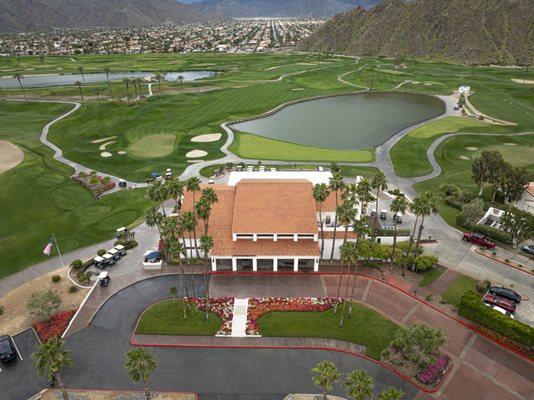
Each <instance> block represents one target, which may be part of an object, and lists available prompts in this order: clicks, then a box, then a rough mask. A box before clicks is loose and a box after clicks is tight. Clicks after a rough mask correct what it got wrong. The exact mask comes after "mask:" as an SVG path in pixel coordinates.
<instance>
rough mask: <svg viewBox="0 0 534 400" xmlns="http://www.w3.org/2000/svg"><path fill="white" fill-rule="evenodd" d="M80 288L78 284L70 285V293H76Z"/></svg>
mask: <svg viewBox="0 0 534 400" xmlns="http://www.w3.org/2000/svg"><path fill="white" fill-rule="evenodd" d="M78 290H80V288H79V287H78V286H76V285H71V286H70V287H69V293H76V292H77V291H78Z"/></svg>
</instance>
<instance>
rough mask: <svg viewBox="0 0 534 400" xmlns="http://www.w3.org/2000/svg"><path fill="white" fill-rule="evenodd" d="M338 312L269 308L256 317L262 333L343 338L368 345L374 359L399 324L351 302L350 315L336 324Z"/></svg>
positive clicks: (369, 353) (387, 343)
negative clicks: (286, 310)
mask: <svg viewBox="0 0 534 400" xmlns="http://www.w3.org/2000/svg"><path fill="white" fill-rule="evenodd" d="M339 317H340V312H338V313H337V316H336V315H334V311H333V310H328V311H325V312H271V313H268V314H265V315H262V316H261V317H260V319H259V321H258V323H259V327H260V334H261V335H262V336H279V337H311V338H330V339H339V340H345V341H348V342H353V343H358V344H361V345H364V346H367V352H366V354H367V355H368V356H370V357H373V358H375V359H379V358H380V353H381V352H382V350H384V349H385V348H386V347H388V345H389V344H390V343H391V341H392V340H393V339H394V337H395V331H396V330H397V328H398V326H397V325H396V324H395V323H394V322H392V321H390V320H389V319H387V318H385V317H383V316H382V315H380V314H379V313H377V312H376V311H373V310H371V309H370V308H367V307H365V306H363V305H361V304H358V303H353V308H352V317H351V318H346V319H345V323H344V325H343V327H342V328H340V327H339Z"/></svg>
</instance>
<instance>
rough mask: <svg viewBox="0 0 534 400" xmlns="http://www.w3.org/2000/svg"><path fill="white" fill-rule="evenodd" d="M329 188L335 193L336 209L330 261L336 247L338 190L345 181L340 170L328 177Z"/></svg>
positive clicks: (341, 189)
mask: <svg viewBox="0 0 534 400" xmlns="http://www.w3.org/2000/svg"><path fill="white" fill-rule="evenodd" d="M329 188H330V190H331V191H333V192H334V193H335V196H336V210H335V214H334V235H333V236H332V252H331V253H330V262H332V260H333V259H334V249H335V247H336V231H337V217H338V216H337V206H338V205H339V202H338V200H339V192H340V191H343V189H344V188H345V183H344V182H343V177H342V176H341V172H339V171H337V172H334V173H333V175H332V177H331V178H330V182H329Z"/></svg>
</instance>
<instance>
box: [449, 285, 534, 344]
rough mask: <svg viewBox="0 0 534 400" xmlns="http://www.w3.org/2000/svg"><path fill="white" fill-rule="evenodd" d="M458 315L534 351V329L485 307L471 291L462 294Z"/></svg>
mask: <svg viewBox="0 0 534 400" xmlns="http://www.w3.org/2000/svg"><path fill="white" fill-rule="evenodd" d="M458 313H459V314H460V315H461V316H463V317H466V318H468V319H470V320H472V321H474V322H476V323H477V324H480V325H482V326H485V327H487V328H490V329H492V330H494V331H495V332H497V333H499V334H501V335H503V336H506V337H507V338H509V339H512V340H513V341H515V342H518V343H521V344H524V345H525V346H527V347H528V348H530V349H534V328H532V327H530V326H528V325H526V324H523V323H522V322H519V321H516V320H514V319H512V318H509V317H507V316H506V315H503V314H501V313H499V312H497V311H494V310H492V309H491V308H489V307H487V306H486V305H484V303H483V302H482V300H481V299H480V296H479V295H478V294H477V293H475V292H474V291H472V290H469V291H468V292H466V293H464V294H463V295H462V297H461V298H460V304H459V305H458Z"/></svg>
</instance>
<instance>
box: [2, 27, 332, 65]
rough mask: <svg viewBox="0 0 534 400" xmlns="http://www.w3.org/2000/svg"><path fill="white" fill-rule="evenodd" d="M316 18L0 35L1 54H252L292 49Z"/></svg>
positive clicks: (304, 35)
mask: <svg viewBox="0 0 534 400" xmlns="http://www.w3.org/2000/svg"><path fill="white" fill-rule="evenodd" d="M322 23H323V21H322V20H318V19H256V18H254V19H236V20H231V21H225V22H209V23H199V24H188V25H160V26H150V27H135V28H120V29H117V28H113V29H112V28H105V27H103V28H95V29H56V30H53V31H51V32H34V33H15V34H2V35H0V54H1V55H4V56H7V55H21V56H22V55H44V54H48V55H75V54H117V53H121V54H139V53H196V52H219V53H253V52H265V51H276V50H281V49H284V48H290V47H294V46H295V44H296V43H297V42H298V41H299V40H300V39H302V38H304V37H306V36H309V35H310V34H311V33H312V32H313V31H314V30H315V29H317V28H318V27H319V26H320V25H321V24H322Z"/></svg>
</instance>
